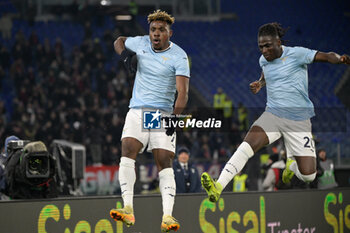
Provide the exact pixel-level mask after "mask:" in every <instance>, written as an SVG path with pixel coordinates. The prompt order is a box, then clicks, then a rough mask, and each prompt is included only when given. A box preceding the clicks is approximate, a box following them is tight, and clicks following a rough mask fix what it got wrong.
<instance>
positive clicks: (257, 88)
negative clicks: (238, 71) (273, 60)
mask: <svg viewBox="0 0 350 233" xmlns="http://www.w3.org/2000/svg"><path fill="white" fill-rule="evenodd" d="M249 88H250V91H251V92H253V94H256V93H258V92H259V91H260V89H261V83H260V82H259V81H254V82H252V83H250V84H249Z"/></svg>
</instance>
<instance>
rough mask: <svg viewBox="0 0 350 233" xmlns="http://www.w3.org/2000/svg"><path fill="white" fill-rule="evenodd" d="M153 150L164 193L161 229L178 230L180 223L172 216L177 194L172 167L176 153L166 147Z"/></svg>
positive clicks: (166, 230) (161, 188) (161, 190)
mask: <svg viewBox="0 0 350 233" xmlns="http://www.w3.org/2000/svg"><path fill="white" fill-rule="evenodd" d="M152 152H153V155H154V159H155V162H156V165H157V168H158V171H159V189H160V192H161V194H162V205H163V218H162V223H161V230H162V231H164V232H168V231H170V230H175V231H177V230H178V229H179V228H180V224H179V222H178V221H177V220H176V219H175V218H174V217H172V214H173V207H174V202H175V194H176V183H175V176H174V170H173V168H172V164H173V159H174V157H175V153H174V152H172V151H168V150H165V149H153V150H152Z"/></svg>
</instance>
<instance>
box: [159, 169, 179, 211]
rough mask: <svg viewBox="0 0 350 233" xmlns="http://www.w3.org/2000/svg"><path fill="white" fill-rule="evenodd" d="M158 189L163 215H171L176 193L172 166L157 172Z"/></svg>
mask: <svg viewBox="0 0 350 233" xmlns="http://www.w3.org/2000/svg"><path fill="white" fill-rule="evenodd" d="M159 189H160V192H161V194H162V203H163V216H164V215H170V216H172V213H173V207H174V202H175V193H176V184H175V176H174V170H173V168H171V167H170V168H165V169H163V170H161V171H160V172H159Z"/></svg>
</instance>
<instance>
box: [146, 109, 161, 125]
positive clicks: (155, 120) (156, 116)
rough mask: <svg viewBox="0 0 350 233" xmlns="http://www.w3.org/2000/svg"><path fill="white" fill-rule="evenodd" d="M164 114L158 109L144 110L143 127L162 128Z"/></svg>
mask: <svg viewBox="0 0 350 233" xmlns="http://www.w3.org/2000/svg"><path fill="white" fill-rule="evenodd" d="M161 115H162V114H161V113H160V112H159V110H157V111H144V112H143V128H144V129H160V128H161V122H160V116H161Z"/></svg>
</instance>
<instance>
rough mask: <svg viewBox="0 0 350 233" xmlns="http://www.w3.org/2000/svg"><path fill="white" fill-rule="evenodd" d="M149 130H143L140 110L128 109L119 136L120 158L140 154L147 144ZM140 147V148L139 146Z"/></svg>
mask: <svg viewBox="0 0 350 233" xmlns="http://www.w3.org/2000/svg"><path fill="white" fill-rule="evenodd" d="M149 134H150V133H149V130H148V129H143V125H142V111H141V110H140V109H130V110H129V112H128V114H127V115H126V118H125V124H124V127H123V132H122V136H121V140H122V156H127V155H130V154H135V151H136V155H137V153H141V152H142V151H144V149H145V148H146V146H147V144H148V142H149ZM130 138H131V139H130ZM137 142H139V143H140V144H141V145H142V146H141V148H140V144H139V143H137Z"/></svg>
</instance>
